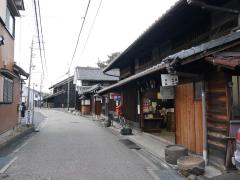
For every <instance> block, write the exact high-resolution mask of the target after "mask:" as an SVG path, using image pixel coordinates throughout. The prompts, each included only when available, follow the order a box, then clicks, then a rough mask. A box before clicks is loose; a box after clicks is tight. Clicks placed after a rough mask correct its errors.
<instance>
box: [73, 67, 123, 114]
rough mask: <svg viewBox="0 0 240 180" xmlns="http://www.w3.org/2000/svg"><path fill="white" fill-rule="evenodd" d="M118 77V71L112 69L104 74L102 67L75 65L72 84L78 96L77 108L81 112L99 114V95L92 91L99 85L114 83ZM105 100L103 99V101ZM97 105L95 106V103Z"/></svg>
mask: <svg viewBox="0 0 240 180" xmlns="http://www.w3.org/2000/svg"><path fill="white" fill-rule="evenodd" d="M118 79H119V71H118V70H112V71H110V72H109V73H108V74H104V73H103V72H102V69H100V68H93V67H76V68H75V73H74V84H76V91H77V93H78V96H79V98H77V100H76V101H77V105H78V107H77V109H79V110H80V112H81V113H82V114H95V113H97V115H98V114H99V111H100V109H102V108H104V107H105V106H101V103H102V102H103V101H102V100H100V97H97V96H93V93H94V92H95V91H97V90H99V88H101V87H107V86H109V85H111V84H113V83H116V82H117V81H118ZM104 102H105V101H104ZM96 104H98V105H97V107H95V105H96ZM96 110H97V112H96Z"/></svg>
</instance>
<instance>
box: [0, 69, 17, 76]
mask: <svg viewBox="0 0 240 180" xmlns="http://www.w3.org/2000/svg"><path fill="white" fill-rule="evenodd" d="M0 73H1V74H3V75H5V76H7V77H9V78H18V77H17V75H16V74H14V73H12V72H11V71H9V70H8V69H5V68H1V69H0Z"/></svg>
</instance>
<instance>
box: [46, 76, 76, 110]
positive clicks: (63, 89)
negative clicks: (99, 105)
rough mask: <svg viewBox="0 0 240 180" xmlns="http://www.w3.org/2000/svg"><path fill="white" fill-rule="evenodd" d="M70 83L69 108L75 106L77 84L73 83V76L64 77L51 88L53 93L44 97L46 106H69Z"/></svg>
mask: <svg viewBox="0 0 240 180" xmlns="http://www.w3.org/2000/svg"><path fill="white" fill-rule="evenodd" d="M68 83H69V108H75V105H76V97H77V93H76V90H75V84H73V76H71V77H69V78H67V79H64V80H62V81H60V82H58V83H56V84H54V85H52V86H51V87H50V88H49V89H52V91H53V93H52V94H50V95H48V96H45V97H44V98H43V101H44V104H45V105H44V106H45V107H49V108H67V107H68Z"/></svg>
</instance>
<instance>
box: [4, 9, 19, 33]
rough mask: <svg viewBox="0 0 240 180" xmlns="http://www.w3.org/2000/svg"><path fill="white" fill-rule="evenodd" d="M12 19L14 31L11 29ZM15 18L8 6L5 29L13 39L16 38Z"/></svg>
mask: <svg viewBox="0 0 240 180" xmlns="http://www.w3.org/2000/svg"><path fill="white" fill-rule="evenodd" d="M10 19H12V21H13V22H12V29H10V26H11V25H10ZM15 24H16V21H15V17H14V15H13V14H12V12H11V10H10V8H9V7H8V6H7V8H6V21H5V27H6V29H7V30H8V32H9V34H11V36H12V37H15Z"/></svg>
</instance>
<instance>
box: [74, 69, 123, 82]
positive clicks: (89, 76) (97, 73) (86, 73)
mask: <svg viewBox="0 0 240 180" xmlns="http://www.w3.org/2000/svg"><path fill="white" fill-rule="evenodd" d="M108 74H110V75H113V76H109V75H106V74H104V73H103V71H102V69H100V68H93V67H76V68H75V74H74V75H75V76H76V77H75V78H76V79H77V80H90V81H118V80H119V78H118V77H117V76H119V74H120V73H119V70H112V71H109V72H108Z"/></svg>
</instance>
